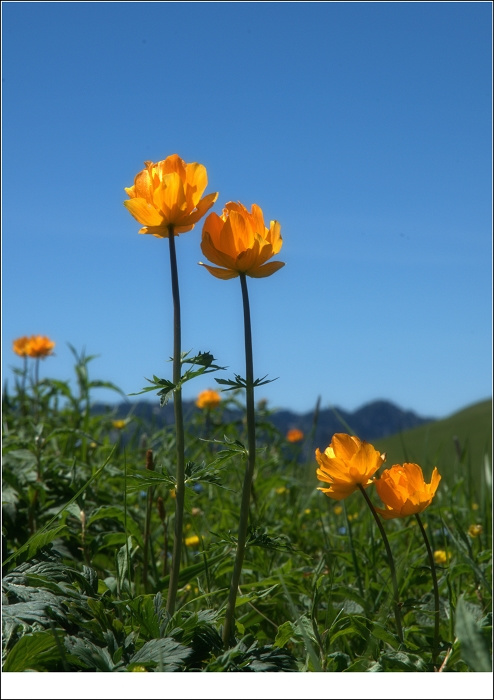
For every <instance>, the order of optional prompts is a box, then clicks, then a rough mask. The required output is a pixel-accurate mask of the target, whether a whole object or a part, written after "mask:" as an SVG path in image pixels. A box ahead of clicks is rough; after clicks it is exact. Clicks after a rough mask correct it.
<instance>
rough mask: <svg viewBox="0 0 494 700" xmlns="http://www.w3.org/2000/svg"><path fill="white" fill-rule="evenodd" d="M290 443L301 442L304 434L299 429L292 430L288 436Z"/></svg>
mask: <svg viewBox="0 0 494 700" xmlns="http://www.w3.org/2000/svg"><path fill="white" fill-rule="evenodd" d="M286 439H287V440H288V442H300V441H301V440H303V439H304V434H303V432H302V431H301V430H299V429H298V428H291V430H289V431H288V432H287V434H286Z"/></svg>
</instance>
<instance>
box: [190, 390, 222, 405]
mask: <svg viewBox="0 0 494 700" xmlns="http://www.w3.org/2000/svg"><path fill="white" fill-rule="evenodd" d="M220 401H221V396H220V395H219V394H218V392H217V391H215V390H214V389H205V390H204V391H201V393H200V394H199V396H198V397H197V400H196V406H197V407H198V408H215V407H216V406H218V405H219V403H220Z"/></svg>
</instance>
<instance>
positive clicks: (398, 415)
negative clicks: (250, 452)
mask: <svg viewBox="0 0 494 700" xmlns="http://www.w3.org/2000/svg"><path fill="white" fill-rule="evenodd" d="M108 408H109V407H108V406H105V405H103V404H95V405H94V406H93V411H94V412H95V413H103V412H106V411H107V410H108ZM183 408H184V417H185V420H186V421H187V419H188V418H190V417H191V415H192V414H193V413H194V412H196V411H198V409H197V408H196V406H195V404H194V402H193V401H184V404H183ZM113 409H114V410H115V413H116V416H117V417H119V418H120V417H122V418H123V417H125V416H127V415H128V414H129V411H132V415H134V416H136V417H138V418H140V419H141V420H142V421H143V422H144V423H146V424H150V425H153V426H154V427H155V428H161V427H163V426H164V425H172V424H173V422H174V414H173V403H172V402H170V403H169V404H167V405H166V406H163V407H162V408H160V406H159V405H158V404H157V403H154V402H153V403H151V402H148V401H138V402H135V403H121V404H118V405H117V406H114V407H113ZM240 415H241V414H240V412H239V411H236V410H225V420H227V421H228V420H233V419H235V418H239V417H240ZM269 418H270V420H271V422H272V423H273V425H275V426H276V428H278V430H279V431H280V432H281V433H282V434H286V432H287V431H288V430H289V429H290V428H299V429H300V430H302V431H303V432H304V434H305V435H309V434H310V433H311V431H312V429H313V426H314V423H316V429H315V434H314V440H313V444H314V445H315V446H316V447H320V448H321V449H324V448H326V447H327V446H328V445H329V443H330V442H331V438H332V436H333V435H334V433H338V432H339V433H341V432H343V433H344V432H353V433H355V435H358V436H359V437H360V438H361V439H362V440H367V441H372V440H378V439H380V438H385V437H388V436H390V435H395V434H396V433H399V432H402V431H404V430H410V429H411V428H416V427H418V426H420V425H423V424H424V423H430V422H432V421H434V420H435V419H434V418H427V417H423V416H419V415H417V414H416V413H414V412H413V411H405V410H403V409H401V408H399V407H398V406H395V404H393V403H391V402H389V401H373V402H371V403H368V404H366V405H365V406H362V407H361V408H359V409H358V410H356V411H354V412H353V413H351V412H348V411H343V410H342V409H339V408H334V409H331V408H325V409H323V410H321V411H319V412H318V415H317V416H315V415H314V411H310V412H308V413H303V414H299V413H294V412H293V411H287V410H279V411H274V412H273V413H272V414H271V415H270V416H269Z"/></svg>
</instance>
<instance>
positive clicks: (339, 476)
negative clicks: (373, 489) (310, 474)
mask: <svg viewBox="0 0 494 700" xmlns="http://www.w3.org/2000/svg"><path fill="white" fill-rule="evenodd" d="M316 460H317V462H318V464H319V468H318V469H317V478H318V479H319V480H320V481H326V482H327V483H328V484H330V487H329V488H320V487H318V488H319V491H322V492H323V493H325V494H326V496H328V497H329V498H332V499H334V500H335V501H339V500H341V499H343V498H346V497H347V496H349V495H350V494H351V493H353V492H354V491H355V490H356V489H357V488H358V486H359V485H360V486H363V488H364V489H365V488H367V487H368V486H369V485H370V484H371V483H372V479H371V477H372V476H373V474H375V473H376V472H377V470H378V469H379V467H380V466H381V465H382V463H383V462H384V460H385V455H383V454H380V453H379V452H378V451H377V450H376V449H375V447H374V446H373V445H371V444H369V443H368V442H364V441H363V440H359V438H357V437H354V436H353V435H346V433H336V434H335V435H333V439H332V440H331V444H330V445H329V447H327V448H326V449H325V450H324V452H320V450H319V448H318V449H317V450H316Z"/></svg>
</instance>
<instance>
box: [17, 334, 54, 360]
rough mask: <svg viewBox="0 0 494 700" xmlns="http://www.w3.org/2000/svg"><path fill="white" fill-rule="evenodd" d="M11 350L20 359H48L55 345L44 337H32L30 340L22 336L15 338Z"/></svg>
mask: <svg viewBox="0 0 494 700" xmlns="http://www.w3.org/2000/svg"><path fill="white" fill-rule="evenodd" d="M12 347H13V350H14V352H15V353H17V355H20V356H21V357H26V355H27V356H28V357H36V358H37V357H41V358H43V357H48V355H52V354H53V348H54V347H55V343H54V341H53V340H50V339H49V338H48V337H47V336H46V335H32V336H31V337H30V338H27V337H26V336H23V337H22V338H17V340H14V342H13V344H12Z"/></svg>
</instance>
